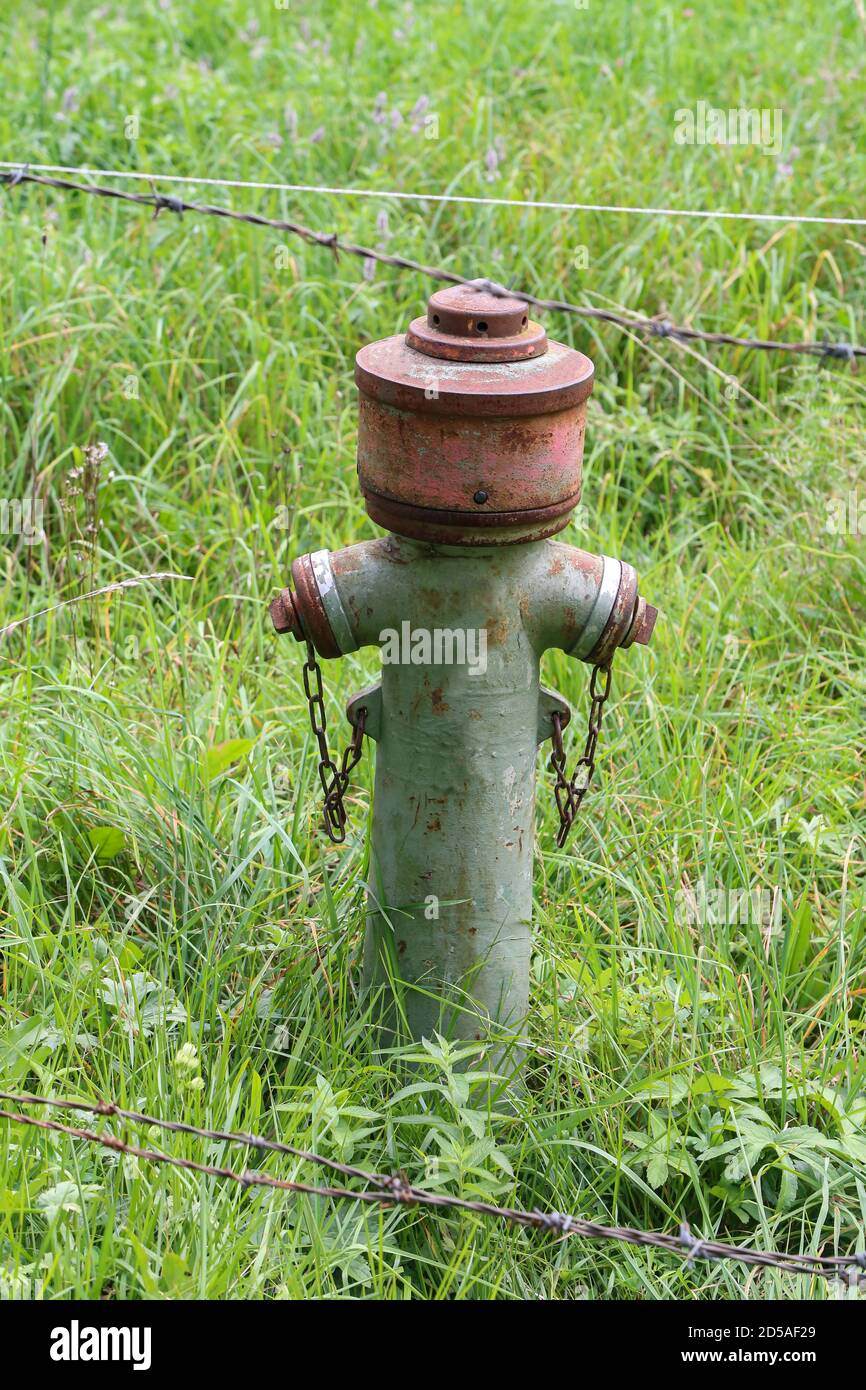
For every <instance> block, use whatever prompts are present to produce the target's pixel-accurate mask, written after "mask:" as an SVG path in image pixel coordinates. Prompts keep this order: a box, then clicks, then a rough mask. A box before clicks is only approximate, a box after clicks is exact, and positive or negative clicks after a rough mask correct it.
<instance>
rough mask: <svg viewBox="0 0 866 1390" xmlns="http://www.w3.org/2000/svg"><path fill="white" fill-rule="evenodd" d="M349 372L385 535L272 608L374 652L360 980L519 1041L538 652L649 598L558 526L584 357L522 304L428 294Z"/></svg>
mask: <svg viewBox="0 0 866 1390" xmlns="http://www.w3.org/2000/svg"><path fill="white" fill-rule="evenodd" d="M479 305H480V306H481V309H482V310H483V313H484V317H483V319H479V312H480V311H479V308H478V307H477V306H479ZM449 314H450V315H451V320H449ZM434 320H435V322H434ZM443 321H444V322H443ZM479 324H483V328H482V329H481V333H482V335H483V339H484V341H483V343H482V344H481V345H480V346H479V343H478V341H477V330H476V337H474V338H473V337H472V331H473V328H474V326H475V325H479ZM494 330H498V335H497V332H496V331H494ZM413 335H414V342H413ZM440 338H441V339H444V342H442V343H440V342H439V341H438V340H439V339H440ZM491 340H492V342H493V346H492V348H491V347H490V342H491ZM539 343H541V344H542V346H541V347H539ZM431 344H432V350H431ZM556 348H560V349H561V351H560V355H559V357H558V358H555V360H554V362H553V363H552V364H551V363H549V362H544V358H545V357H546V356H548V355H549V354H550V352H551V350H552V349H556ZM377 350H379V352H380V353H384V363H383V361H382V360H381V358H380V359H379V360H376V356H375V354H376V352H377ZM530 351H531V353H532V355H531V356H529V353H530ZM428 352H429V354H430V355H429V356H428ZM455 352H458V353H461V354H463V355H461V356H459V357H457V358H456V359H455V357H454V353H455ZM509 352H511V353H513V354H514V355H513V356H512V357H510V358H509V357H507V356H506V357H505V361H504V362H503V361H502V359H503V354H508V353H509ZM520 352H523V354H524V355H523V356H520V355H519V353H520ZM478 353H481V354H482V356H481V357H480V358H479V356H478V355H477V354H478ZM365 354H366V360H365ZM371 354H372V357H373V360H372V362H371V360H370V358H371ZM484 354H486V355H484ZM395 355H396V361H397V367H396V368H395V366H394V362H395ZM415 359H418V360H417V361H416V360H415ZM431 359H432V360H431ZM539 359H541V362H542V366H543V367H544V369H545V370H544V372H542V371H541V369H540V368H539V366H538V362H539ZM572 359H574V360H572ZM563 363H564V365H563ZM506 364H507V365H506ZM374 368H375V373H374ZM503 368H504V370H503ZM587 368H588V371H587ZM506 373H507V374H506ZM413 374H414V375H413ZM357 379H358V381H359V385H360V386H361V390H362V393H363V394H362V403H363V404H362V424H361V430H360V439H359V471H360V472H361V480H362V486H364V490H365V495H366V496H367V503H368V510H369V511H370V513H371V515H373V516H374V517H376V519H378V520H380V521H382V522H383V524H385V525H387V526H388V527H389V529H390V531H391V534H390V535H389V536H388V537H387V538H384V539H381V540H375V541H367V542H362V543H360V544H357V545H353V546H349V547H348V548H346V549H345V550H341V551H336V552H333V553H328V552H324V551H320V552H317V553H315V554H313V555H308V556H303V557H301V559H300V560H298V561H296V562H295V564H294V565H293V567H292V574H293V580H294V588H293V589H291V590H284V591H283V594H282V595H281V596H280V598H279V599H277V600H275V603H274V605H273V607H272V616H273V618H274V622H275V625H276V627H277V629H278V630H279V631H292V632H293V634H294V635H295V636H296V637H297V638H298V639H299V640H301V639H303V640H305V641H307V642H308V643H312V644H313V645H314V646H315V647H316V649H317V650H318V652H319V653H320V654H322V655H325V656H336V655H340V654H345V653H347V652H351V651H354V650H357V649H358V648H360V647H363V646H368V645H377V646H379V647H380V648H381V651H382V662H383V664H382V676H381V681H380V682H379V683H378V684H377V685H375V686H372V687H370V688H369V689H367V690H365V691H362V692H361V693H360V694H359V695H357V696H355V697H354V699H353V700H352V701H351V702H350V704H349V707H348V715H349V719H350V721H351V722H352V723H353V724H357V722H358V715H359V712H360V711H361V710H363V711H364V724H363V727H364V731H365V732H366V733H367V734H368V736H369V737H370V738H371V740H372V741H373V742H374V743H375V745H376V778H375V790H374V807H373V841H372V855H371V865H370V877H369V885H368V918H367V933H366V940H365V946H364V968H363V976H364V985H365V987H366V988H367V989H381V992H382V995H383V998H384V1000H385V1001H386V1004H387V1013H388V1015H389V1016H390V1017H391V1019H392V1020H393V1022H394V1025H395V1027H396V1026H397V1020H398V1018H402V1020H403V1023H404V1024H405V1025H406V1026H407V1027H408V1031H409V1032H410V1033H411V1035H412V1036H414V1037H417V1038H420V1037H425V1036H426V1037H429V1036H431V1035H432V1034H433V1033H434V1032H441V1033H443V1034H445V1035H449V1036H452V1037H458V1038H467V1039H476V1038H483V1037H485V1036H486V1035H487V1034H488V1032H490V1031H491V1029H493V1030H494V1031H496V1033H497V1034H498V1035H499V1036H500V1037H501V1036H502V1034H503V1032H504V1033H505V1034H509V1033H510V1034H512V1035H513V1036H515V1037H517V1036H519V1035H520V1033H521V1031H522V1029H523V1026H524V1023H525V1020H526V1016H527V1012H528V1007H529V979H530V951H531V921H532V871H533V843H534V809H535V767H536V762H537V753H538V747H539V745H540V744H541V743H542V742H543V741H544V740H546V739H549V738H551V736H552V733H553V728H554V725H553V716H554V714H555V713H557V714H558V715H559V722H560V725H561V726H564V725H565V724H566V723H567V721H568V718H569V710H568V706H567V705H566V703H565V702H564V701H563V700H562V699H561V698H560V697H559V696H557V695H555V694H554V693H553V692H551V691H547V690H545V689H544V688H543V687H542V686H541V685H540V683H539V662H540V658H541V656H542V655H543V653H544V652H545V651H546V650H548V649H550V648H559V649H561V650H563V651H565V652H567V653H569V654H570V655H572V656H574V657H576V658H578V659H580V660H584V661H588V662H591V663H594V664H601V665H605V664H607V663H608V662H609V660H610V658H611V656H612V654H613V651H614V650H615V649H616V647H617V646H621V645H630V643H631V642H632V641H639V642H644V641H646V640H648V637H649V634H650V632H651V629H652V623H653V621H654V618H655V611H654V610H653V609H651V608H649V607H648V605H646V604H645V602H644V600H643V599H641V598H640V597H639V595H638V592H637V577H636V575H635V573H634V571H633V570H632V569H631V567H630V566H628V565H625V564H623V563H621V562H620V561H618V560H612V559H609V558H606V557H603V556H593V555H589V554H587V553H586V552H584V551H581V550H577V549H575V548H574V547H572V546H568V545H563V544H560V543H559V542H557V541H554V540H551V539H549V538H548V537H549V535H550V533H551V532H552V531H555V530H558V529H560V527H561V526H562V525H564V524H565V522H566V521H567V519H568V515H569V514H570V511H571V509H572V508H573V506H574V505H575V502H576V500H577V497H578V496H579V489H580V450H581V444H582V432H583V414H584V412H585V401H586V396H587V395H588V390H589V387H590V386H591V379H592V368H591V364H589V363H588V361H587V359H586V358H584V357H582V356H581V354H579V353H575V352H573V350H571V349H562V348H561V345H558V344H551V345H550V347H548V345H547V340H546V338H545V337H544V334H543V330H541V329H540V328H539V326H538V325H536V324H529V323H528V321H527V317H526V313H525V305H523V304H522V303H521V302H520V301H514V300H509V299H506V298H504V297H503V295H502V294H501V293H496V294H495V295H494V294H489V293H484V292H483V291H480V290H468V291H466V290H461V291H444V292H440V293H439V294H438V295H434V296H433V298H432V299H431V301H430V305H429V306H428V316H427V320H426V321H424V320H416V322H415V323H414V324H413V325H412V328H411V329H410V332H409V335H407V339H406V340H405V342H404V340H403V339H402V338H401V339H399V341H396V340H386V342H385V343H383V344H373V345H371V347H370V348H366V349H363V350H362V352H361V353H360V354H359V362H358V373H357ZM373 382H375V385H371V383H373ZM382 383H384V389H381V388H382ZM425 383H426V384H425ZM587 383H588V384H587ZM506 386H507V388H508V389H507V391H506ZM422 391H423V404H422V402H421V397H420V394H419V393H420V392H422ZM449 392H450V397H451V398H450V399H447V397H448V393H449ZM491 392H492V394H491ZM443 395H445V396H446V402H445V406H444V409H443V407H442V399H443ZM527 396H529V398H530V399H529V406H528V409H527V407H526V397H527ZM515 401H516V402H517V405H516V406H515ZM479 402H480V403H481V413H480V414H479ZM488 403H490V404H491V407H492V409H491V411H488V414H487V415H486V416H485V414H484V408H485V406H486V405H487V404H488ZM521 410H522V414H521ZM464 412H465V414H464ZM371 479H372V481H371ZM575 481H576V486H575ZM386 494H387V495H386ZM491 501H492V502H493V504H494V505H493V506H492V507H491V506H488V503H490V502H491ZM517 502H521V503H523V504H524V505H514V504H515V503H517ZM446 503H450V505H444V504H446ZM497 504H498V505H497ZM482 508H483V509H484V510H483V511H482V510H479V509H482Z"/></svg>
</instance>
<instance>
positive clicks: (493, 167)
mask: <svg viewBox="0 0 866 1390" xmlns="http://www.w3.org/2000/svg"><path fill="white" fill-rule="evenodd" d="M484 168H485V169H486V170H487V181H488V183H492V182H493V180H494V179H495V178H496V171H497V169H498V168H499V155H498V154H497V153H496V150H495V149H494V148H493V146H492V145H491V146H490V149H489V150H488V151H487V153H486V155H485V156H484Z"/></svg>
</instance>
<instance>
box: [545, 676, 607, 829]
mask: <svg viewBox="0 0 866 1390" xmlns="http://www.w3.org/2000/svg"><path fill="white" fill-rule="evenodd" d="M600 676H603V677H604V685H603V686H602V688H601V689H600V690H599V688H598V681H599V677H600ZM610 684H611V662H610V661H608V662H607V663H606V664H605V665H600V666H593V668H592V678H591V680H590V683H589V695H590V706H589V726H588V729H587V734H586V743H585V744H584V746H583V753H582V754H581V756H580V757H579V758H578V760H577V762H576V764H575V768H574V772H573V773H572V775H571V777H570V778H569V777H568V776H567V775H566V766H565V750H564V749H563V746H562V716H561V715H560V713H559V711H558V710H554V712H553V716H552V717H553V752H552V753H551V755H550V766H551V767H552V768H553V771H554V773H555V774H556V783H555V786H554V796H555V797H556V807H557V810H558V811H559V833H558V834H557V837H556V843H557V846H558V847H559V849H562V846H563V845H564V844H565V842H566V840H567V839H568V836H569V833H570V831H571V827H572V826H573V825H574V822H575V819H576V817H577V813H578V811H579V810H580V807H581V803H582V801H583V798H584V797H585V796H586V793H587V792H588V791H589V784H590V782H591V781H592V774H593V773H594V772H595V750H596V747H597V745H598V736H599V734H600V733H601V721H602V718H603V716H604V704H605V701H606V699H607V697H608V695H609V694H610ZM584 769H585V772H584ZM582 774H583V775H582Z"/></svg>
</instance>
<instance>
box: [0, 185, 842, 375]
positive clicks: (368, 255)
mask: <svg viewBox="0 0 866 1390" xmlns="http://www.w3.org/2000/svg"><path fill="white" fill-rule="evenodd" d="M23 183H32V184H40V185H42V186H43V187H46V188H56V189H59V190H61V191H64V192H72V193H86V194H90V195H92V196H94V197H98V198H114V199H117V200H119V201H120V202H124V203H136V204H138V205H140V206H144V207H152V208H153V209H154V215H155V216H158V215H159V213H160V212H164V211H167V212H173V213H175V214H177V215H178V216H180V215H182V214H183V213H185V212H191V213H197V214H199V215H200V216H205V217H222V218H225V219H227V220H229V221H232V222H245V223H247V224H248V225H250V226H253V227H269V228H271V229H272V230H273V231H279V232H287V233H289V234H290V235H292V236H297V237H300V238H301V239H302V240H303V241H306V242H309V243H311V244H314V245H317V246H323V247H326V248H327V249H328V250H330V251H332V252H333V254H334V255H335V256H338V255H339V254H340V252H344V253H345V254H347V255H350V256H360V257H361V258H362V259H363V260H365V261H376V262H378V263H379V264H380V265H386V266H391V267H393V268H395V269H398V270H411V271H415V272H417V274H419V275H423V276H425V277H426V278H427V279H430V280H437V281H439V282H440V283H443V284H447V285H465V286H468V287H469V288H471V289H479V290H485V291H487V292H488V293H490V294H494V295H498V296H499V297H501V298H509V299H519V300H520V301H521V302H522V303H524V304H528V305H531V306H532V307H533V308H535V309H542V310H544V311H545V312H550V313H563V314H573V315H576V316H577V317H578V318H584V319H592V320H595V321H597V322H601V323H610V324H613V325H614V326H616V327H619V328H626V329H638V330H639V331H641V332H645V333H649V334H651V335H652V336H654V337H658V338H674V339H679V340H681V341H683V342H702V343H710V344H714V345H723V346H727V347H736V348H743V349H745V350H747V351H761V352H789V353H796V354H800V355H801V356H807V357H818V358H821V359H831V358H832V359H837V360H840V361H847V362H849V363H850V364H851V366H852V368H855V369H856V361H857V358H858V357H866V347H861V346H858V345H856V344H852V343H845V342H838V343H831V342H810V341H804V342H784V341H782V340H778V339H773V338H740V337H737V336H736V335H735V334H732V333H716V332H712V331H710V330H707V329H701V328H691V327H689V326H687V325H684V324H675V323H672V322H671V321H670V320H669V319H668V318H666V317H664V316H657V317H655V318H647V317H645V316H641V315H639V314H629V315H626V314H618V313H616V312H615V311H614V310H612V309H599V308H595V307H593V306H589V305H585V304H573V303H571V302H570V301H569V300H566V299H543V298H540V297H539V296H538V295H534V294H529V293H528V292H527V291H525V290H516V289H512V288H511V287H510V286H506V285H500V284H498V283H497V282H496V281H495V280H488V279H483V278H482V279H470V278H469V277H467V276H465V275H459V274H458V273H457V272H456V271H453V270H445V269H443V268H442V267H439V266H429V265H424V264H423V263H422V262H420V261H416V260H412V259H411V258H410V257H408V256H401V255H396V254H393V253H392V252H389V251H384V250H382V249H381V248H379V247H372V246H361V245H359V244H358V243H357V242H352V241H344V240H341V239H340V238H339V237H338V235H337V233H336V232H320V231H317V230H315V228H312V227H307V226H305V225H304V224H303V223H302V222H296V221H289V220H286V219H284V218H276V217H264V216H263V215H262V214H261V213H256V212H238V211H236V210H235V209H234V208H227V207H220V206H218V205H216V204H212V203H190V202H187V201H185V199H183V198H176V197H174V196H171V195H169V194H163V193H158V192H157V191H156V189H155V188H153V191H152V192H151V193H130V192H128V191H127V190H126V189H122V188H107V187H104V186H103V185H101V184H94V183H73V182H72V181H71V180H69V179H59V178H54V177H53V176H51V175H48V174H36V173H33V172H31V170H30V169H29V167H28V166H27V165H22V166H21V167H20V168H17V169H15V170H13V171H9V172H2V173H0V185H5V186H6V187H7V188H8V189H12V188H17V187H18V186H20V185H21V184H23ZM152 187H153V186H152Z"/></svg>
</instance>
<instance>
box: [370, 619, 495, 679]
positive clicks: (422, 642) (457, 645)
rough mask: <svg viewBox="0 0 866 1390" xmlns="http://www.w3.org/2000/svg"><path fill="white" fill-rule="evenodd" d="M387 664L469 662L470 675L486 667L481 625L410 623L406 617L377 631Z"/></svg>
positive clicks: (484, 643)
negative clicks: (398, 622)
mask: <svg viewBox="0 0 866 1390" xmlns="http://www.w3.org/2000/svg"><path fill="white" fill-rule="evenodd" d="M379 641H380V643H381V646H382V662H383V664H384V665H386V666H468V668H469V675H470V676H483V674H484V672H485V671H486V670H487V629H486V628H484V627H479V628H476V627H468V628H463V627H434V628H432V629H430V628H427V627H415V628H413V627H412V624H411V623H410V622H408V621H404V622H402V623H401V624H400V631H399V632H398V631H397V629H396V628H394V627H386V628H383V629H382V631H381V632H380V633H379Z"/></svg>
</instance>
